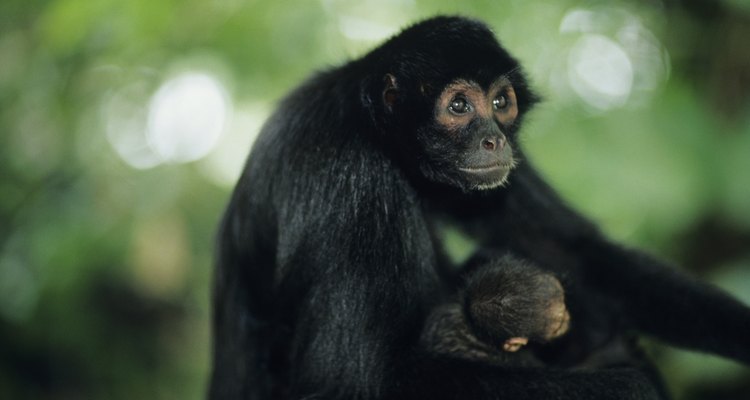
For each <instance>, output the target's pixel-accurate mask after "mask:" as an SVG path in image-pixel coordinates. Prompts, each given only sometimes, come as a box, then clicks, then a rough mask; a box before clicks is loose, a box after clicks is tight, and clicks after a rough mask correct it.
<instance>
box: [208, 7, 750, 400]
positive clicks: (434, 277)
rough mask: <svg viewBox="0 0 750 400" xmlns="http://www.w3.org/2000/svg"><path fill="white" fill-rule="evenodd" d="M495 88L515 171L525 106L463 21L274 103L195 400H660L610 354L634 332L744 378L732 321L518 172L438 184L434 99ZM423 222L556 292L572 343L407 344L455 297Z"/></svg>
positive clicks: (512, 72) (440, 148) (397, 44)
mask: <svg viewBox="0 0 750 400" xmlns="http://www.w3.org/2000/svg"><path fill="white" fill-rule="evenodd" d="M389 74H390V75H391V76H393V77H395V82H396V85H395V86H393V87H392V85H390V84H389V83H388V79H387V77H388V76H389ZM501 75H505V76H507V77H508V79H509V80H510V81H511V82H512V84H513V86H514V88H515V90H516V92H517V94H518V103H519V108H520V117H519V118H518V119H517V120H516V122H515V123H514V125H513V126H512V127H509V128H508V129H507V132H506V134H507V136H508V139H509V141H510V143H512V144H513V145H514V150H515V154H516V155H517V156H518V158H520V159H521V160H523V159H524V157H523V155H522V153H521V151H520V150H519V148H518V146H517V141H516V134H517V131H518V127H519V125H520V122H521V118H522V117H523V115H524V113H525V112H526V111H527V110H528V109H529V107H530V106H531V105H532V104H533V102H534V100H535V99H534V96H533V94H532V93H531V92H530V91H529V89H528V86H527V84H526V81H525V80H524V78H523V75H522V73H521V71H520V69H519V66H518V63H517V62H516V61H515V60H514V59H513V58H512V57H511V56H510V55H508V53H507V52H506V51H505V50H503V49H502V48H501V47H500V45H499V44H498V43H497V41H496V40H495V38H494V37H493V35H492V33H491V32H490V31H489V30H488V29H487V28H486V27H485V26H484V25H483V24H481V23H479V22H476V21H472V20H467V19H463V18H454V17H438V18H434V19H430V20H427V21H424V22H421V23H419V24H417V25H414V26H412V27H411V28H408V29H406V30H405V31H403V32H402V33H401V34H399V35H398V36H396V37H394V38H392V39H390V40H389V41H387V42H386V43H385V44H383V45H382V46H380V47H379V48H377V49H375V50H373V51H372V52H371V53H369V54H367V55H366V56H364V57H362V58H361V59H358V60H354V61H351V62H349V63H347V64H345V65H343V66H341V67H339V68H335V69H332V70H329V71H326V72H323V73H320V74H318V75H316V76H314V77H312V78H311V79H309V80H308V81H307V82H306V83H304V84H303V85H301V86H300V87H299V88H297V89H295V90H294V91H293V92H292V93H290V94H289V95H288V96H287V97H286V99H285V100H284V101H282V102H281V104H280V105H279V107H278V110H277V111H276V112H275V114H274V115H273V116H272V117H271V118H270V119H269V120H268V122H267V123H266V125H265V127H264V128H263V131H262V133H261V135H260V137H259V138H258V141H257V142H256V143H255V145H254V147H253V150H252V152H251V154H250V157H249V159H248V162H247V165H246V168H245V170H244V173H243V175H242V177H241V178H240V181H239V183H238V184H237V187H236V189H235V191H234V194H233V196H232V199H231V201H230V203H229V206H228V209H227V211H226V214H225V216H224V219H223V222H222V225H221V231H220V236H219V245H218V265H217V269H216V275H215V287H214V299H213V302H214V316H213V318H214V320H213V328H214V329H213V335H214V336H213V339H214V356H213V357H214V360H213V376H212V378H211V387H210V398H212V399H215V400H218V399H268V398H280V399H286V398H293V399H297V398H325V399H333V398H341V399H379V398H389V399H391V398H396V399H398V398H405V399H406V398H408V399H415V398H416V399H419V398H425V399H427V398H430V399H496V398H503V399H519V400H523V399H653V398H658V397H659V396H660V395H663V394H660V389H659V387H658V383H655V382H654V380H653V379H652V378H653V376H652V374H651V372H650V371H649V368H648V367H644V366H643V365H641V364H640V362H639V361H638V357H637V353H636V352H635V351H634V350H633V349H632V347H630V346H629V345H628V343H629V342H628V341H627V340H625V339H623V338H624V336H625V334H626V333H628V332H631V331H640V332H644V333H646V334H649V335H653V336H656V337H658V338H661V339H664V340H666V341H669V342H671V343H673V344H676V345H680V346H684V347H687V348H692V349H696V350H701V351H709V352H714V353H717V354H720V355H724V356H727V357H731V358H734V359H736V360H739V361H742V362H745V363H747V362H750V336H748V333H750V310H749V309H748V308H747V307H745V306H743V305H741V304H740V303H738V302H737V301H735V300H733V299H731V298H729V297H728V296H726V295H724V294H723V293H721V292H719V291H717V290H714V289H712V288H710V287H706V286H705V285H703V284H700V283H698V282H695V281H694V280H692V279H689V278H687V277H684V276H682V275H680V274H678V273H677V272H676V271H674V270H673V269H671V268H669V267H666V266H664V265H662V264H661V263H659V262H658V261H655V260H653V259H652V258H650V257H647V256H645V255H643V254H641V253H638V252H635V251H631V250H627V249H623V248H622V247H619V246H617V245H615V244H612V243H610V242H608V241H607V240H606V239H605V238H603V237H602V235H601V234H600V233H599V232H598V230H597V229H596V228H595V227H594V226H592V225H591V224H590V223H589V222H587V221H586V220H585V219H583V218H582V217H581V216H579V215H578V214H577V213H576V212H574V211H572V210H570V209H569V208H568V207H566V206H565V205H564V204H563V202H562V201H561V200H560V199H559V198H558V197H557V195H556V194H555V193H554V192H553V191H552V190H551V189H550V188H549V187H548V186H547V185H546V184H545V183H544V182H543V181H542V180H541V179H540V178H539V177H538V175H537V174H536V173H535V171H534V170H533V169H532V167H531V166H530V165H529V164H528V163H526V162H522V163H521V164H520V166H519V167H517V168H516V169H514V170H513V171H512V172H511V173H510V181H509V183H508V185H507V186H506V187H501V188H496V189H493V190H487V191H479V192H476V191H470V190H468V189H467V188H466V187H464V186H462V183H461V182H460V181H459V180H458V178H457V177H456V176H455V175H452V173H451V172H446V170H445V168H447V167H448V166H450V165H451V163H454V162H455V161H456V157H457V154H458V153H457V152H456V150H455V149H453V148H451V145H450V143H449V142H448V141H446V140H442V139H441V138H439V137H434V136H431V132H434V127H431V126H430V124H432V122H431V121H432V118H433V117H432V115H433V107H434V101H435V97H436V96H437V95H438V93H439V92H440V91H441V89H442V88H443V87H444V86H445V85H446V84H447V83H449V82H450V81H452V80H453V79H455V78H465V79H471V80H473V81H475V82H478V83H480V84H482V85H486V84H487V82H489V81H491V80H492V79H495V78H496V77H498V76H501ZM388 90H395V91H396V92H397V93H396V96H392V94H393V93H387V91H388ZM384 100H385V102H384ZM428 155H429V157H428ZM439 219H442V220H444V221H450V222H452V223H454V224H456V225H457V226H460V227H461V229H463V230H464V231H465V232H466V233H467V234H469V235H472V236H473V237H474V238H475V239H476V240H477V241H478V242H479V243H480V244H481V246H482V247H483V248H485V249H491V250H497V251H503V252H510V253H512V254H513V255H514V256H515V257H518V258H521V259H526V260H529V261H530V262H532V263H533V264H535V265H537V266H538V267H539V268H542V269H544V270H545V271H547V273H550V274H552V275H554V276H556V277H557V278H558V279H559V280H560V281H561V282H562V285H563V287H564V289H565V296H566V305H567V307H568V310H569V311H570V315H571V321H572V325H571V330H570V332H569V333H568V334H567V335H566V336H564V337H563V338H561V339H559V340H556V341H554V342H552V343H550V344H548V345H544V346H540V347H539V348H536V349H533V351H534V352H535V354H536V356H537V357H538V358H539V359H540V360H543V362H544V363H545V365H544V366H536V367H535V366H529V367H523V366H507V365H506V366H503V365H497V364H493V363H491V362H482V361H476V360H466V359H461V358H460V357H451V356H450V355H440V354H435V353H431V352H426V351H423V348H422V347H421V346H419V343H420V335H421V332H422V329H423V325H424V322H425V318H426V317H427V315H428V314H430V312H431V310H433V309H434V308H435V307H436V306H437V305H438V304H440V303H442V302H443V301H444V300H445V299H446V296H447V295H450V292H451V290H455V287H451V286H450V285H451V284H452V283H453V282H458V281H460V279H453V278H452V277H450V276H448V274H447V273H446V272H445V271H448V269H447V268H444V263H445V260H444V259H443V258H442V257H440V256H439V255H440V254H441V253H442V251H441V250H440V243H439V242H438V241H437V240H435V237H436V235H435V234H434V233H433V232H432V230H431V227H432V226H433V224H434V222H435V221H436V220H439ZM446 287H447V289H448V290H447V294H446ZM614 348H625V352H624V354H625V357H621V358H619V359H617V360H616V361H615V363H617V364H620V365H616V366H609V367H607V368H604V367H592V368H589V369H584V370H580V369H573V368H568V367H571V366H576V365H582V363H584V364H585V362H586V360H587V359H592V358H596V356H597V355H598V354H602V353H606V352H607V351H608V349H614ZM529 351H531V350H529Z"/></svg>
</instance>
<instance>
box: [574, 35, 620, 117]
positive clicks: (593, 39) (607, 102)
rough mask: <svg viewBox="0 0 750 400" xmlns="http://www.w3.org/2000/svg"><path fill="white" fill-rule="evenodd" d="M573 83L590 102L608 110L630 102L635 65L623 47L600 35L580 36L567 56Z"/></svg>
mask: <svg viewBox="0 0 750 400" xmlns="http://www.w3.org/2000/svg"><path fill="white" fill-rule="evenodd" d="M568 77H569V79H570V84H571V86H572V87H573V90H575V92H576V93H578V95H579V96H581V99H583V100H584V101H585V102H586V103H587V104H589V105H591V106H593V107H596V108H598V109H602V110H607V109H610V108H615V107H619V106H622V105H623V104H625V102H627V100H628V96H629V95H630V91H631V90H632V88H633V64H632V63H631V61H630V58H629V57H628V55H627V54H626V53H625V50H623V48H622V46H620V45H619V44H617V43H616V42H614V41H613V40H611V39H609V38H607V37H605V36H602V35H597V34H587V35H584V36H582V37H581V38H579V39H578V41H577V42H576V44H575V45H574V46H573V49H571V51H570V56H569V58H568Z"/></svg>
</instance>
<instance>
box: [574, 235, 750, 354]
mask: <svg viewBox="0 0 750 400" xmlns="http://www.w3.org/2000/svg"><path fill="white" fill-rule="evenodd" d="M578 254H580V255H581V256H582V257H583V258H584V260H585V263H584V265H585V268H586V270H585V276H586V279H587V281H588V282H587V283H588V284H589V285H590V286H592V287H596V288H598V290H599V291H601V292H602V293H605V294H606V295H607V296H609V297H610V298H613V299H614V300H615V302H616V303H618V304H620V306H621V308H622V309H623V310H624V312H625V314H626V316H627V318H628V319H629V320H630V321H631V323H632V324H633V325H634V326H635V327H636V328H637V329H638V330H640V331H643V332H645V333H648V334H651V335H654V336H656V337H658V338H660V339H663V340H665V341H667V342H669V343H672V344H675V345H677V346H681V347H685V348H689V349H694V350H698V351H707V352H712V353H716V354H719V355H722V356H725V357H729V358H733V359H735V360H738V361H742V362H744V363H746V364H750V308H748V307H747V306H746V305H743V304H742V303H740V302H739V301H737V300H735V299H734V298H732V297H731V296H729V295H728V294H726V293H724V292H722V291H721V290H719V289H717V288H715V287H712V286H710V285H708V284H705V283H702V282H699V281H697V280H695V279H693V278H691V277H689V276H687V275H685V274H683V273H681V272H680V271H678V270H675V269H674V268H672V267H670V266H667V265H664V264H663V263H661V262H659V261H657V260H655V259H654V258H652V257H650V256H648V255H645V254H643V253H640V252H636V251H632V250H628V249H625V248H623V247H620V246H617V245H615V244H612V243H610V242H608V241H606V240H605V239H602V238H590V239H588V240H585V241H584V242H583V244H582V246H581V247H580V248H579V249H578Z"/></svg>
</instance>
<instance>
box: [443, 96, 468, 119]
mask: <svg viewBox="0 0 750 400" xmlns="http://www.w3.org/2000/svg"><path fill="white" fill-rule="evenodd" d="M448 110H450V111H451V112H452V113H453V114H457V115H461V114H466V113H467V112H469V111H471V105H470V104H469V102H468V101H466V98H464V97H463V96H456V97H454V98H453V100H451V104H450V105H449V106H448Z"/></svg>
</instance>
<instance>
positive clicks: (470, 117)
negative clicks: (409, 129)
mask: <svg viewBox="0 0 750 400" xmlns="http://www.w3.org/2000/svg"><path fill="white" fill-rule="evenodd" d="M518 110H519V108H518V101H517V98H516V92H515V90H514V88H513V85H512V84H511V82H510V80H509V79H508V78H507V77H504V76H503V77H500V78H498V79H496V80H495V81H493V82H492V83H491V84H490V85H488V86H487V87H484V88H483V87H482V86H481V85H479V84H478V83H477V82H474V81H471V80H464V79H458V80H454V81H453V82H451V83H449V84H448V85H446V86H445V87H444V88H443V90H442V91H441V93H440V94H439V95H438V97H437V100H436V101H435V105H434V110H433V116H432V119H433V123H432V124H430V125H429V127H425V128H424V129H421V130H420V132H419V133H418V140H419V141H420V142H421V143H420V145H421V147H422V148H423V150H424V155H425V157H424V158H423V160H422V165H421V169H422V171H423V173H424V174H425V175H426V176H427V177H428V178H429V179H432V180H435V181H439V182H443V183H448V184H450V185H453V186H458V187H459V188H461V189H463V190H465V191H471V190H485V189H492V188H495V187H498V186H502V185H503V184H504V183H505V182H506V181H507V179H508V175H509V174H510V171H511V170H512V169H513V167H514V166H515V164H516V160H515V159H514V155H513V147H514V146H515V144H514V143H511V139H512V138H513V137H512V135H511V133H512V131H513V128H514V124H515V122H516V119H517V117H518V112H519V111H518Z"/></svg>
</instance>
